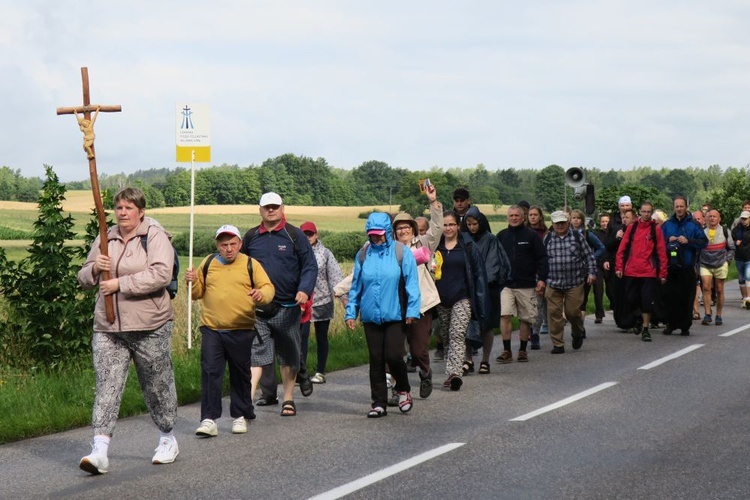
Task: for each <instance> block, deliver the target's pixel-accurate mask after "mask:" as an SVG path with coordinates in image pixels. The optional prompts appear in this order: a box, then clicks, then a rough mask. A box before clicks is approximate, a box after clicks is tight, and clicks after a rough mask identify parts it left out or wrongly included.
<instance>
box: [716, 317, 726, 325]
mask: <svg viewBox="0 0 750 500" xmlns="http://www.w3.org/2000/svg"><path fill="white" fill-rule="evenodd" d="M723 324H724V320H722V319H721V316H718V315H717V316H716V321H714V325H716V326H721V325H723Z"/></svg>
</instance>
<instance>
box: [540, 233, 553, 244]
mask: <svg viewBox="0 0 750 500" xmlns="http://www.w3.org/2000/svg"><path fill="white" fill-rule="evenodd" d="M550 238H552V233H547V234H545V235H544V240H542V243H544V246H545V247H546V246H547V244H548V243H549V239H550Z"/></svg>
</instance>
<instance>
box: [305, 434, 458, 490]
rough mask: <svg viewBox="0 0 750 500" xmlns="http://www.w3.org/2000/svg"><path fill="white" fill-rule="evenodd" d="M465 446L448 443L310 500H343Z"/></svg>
mask: <svg viewBox="0 0 750 500" xmlns="http://www.w3.org/2000/svg"><path fill="white" fill-rule="evenodd" d="M465 444H466V443H448V444H446V445H444V446H441V447H439V448H435V449H434V450H430V451H426V452H424V453H422V454H420V455H417V456H416V457H412V458H410V459H408V460H404V461H403V462H399V463H397V464H395V465H391V466H390V467H386V468H385V469H382V470H379V471H378V472H373V473H372V474H370V475H368V476H365V477H363V478H360V479H357V480H356V481H352V482H351V483H347V484H344V485H342V486H339V487H338V488H334V489H332V490H329V491H326V492H325V493H321V494H320V495H316V496H314V497H310V499H309V500H334V499H336V498H341V497H343V496H345V495H348V494H349V493H353V492H355V491H357V490H361V489H362V488H364V487H365V486H370V485H371V484H374V483H377V482H378V481H382V480H383V479H385V478H387V477H389V476H392V475H394V474H398V473H399V472H402V471H405V470H406V469H409V468H411V467H414V466H415V465H419V464H421V463H422V462H426V461H427V460H431V459H433V458H435V457H438V456H440V455H442V454H443V453H448V452H449V451H452V450H455V449H456V448H459V447H461V446H463V445H465Z"/></svg>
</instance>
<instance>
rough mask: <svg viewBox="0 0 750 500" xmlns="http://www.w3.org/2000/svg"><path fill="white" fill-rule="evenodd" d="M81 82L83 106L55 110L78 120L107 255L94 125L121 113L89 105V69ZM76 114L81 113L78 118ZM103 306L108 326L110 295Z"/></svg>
mask: <svg viewBox="0 0 750 500" xmlns="http://www.w3.org/2000/svg"><path fill="white" fill-rule="evenodd" d="M81 80H82V82H83V106H78V107H74V108H72V107H67V108H57V114H58V115H74V116H75V117H76V120H78V127H79V128H80V129H81V132H83V150H84V151H85V152H86V157H87V158H88V160H89V177H90V179H91V191H92V193H93V195H94V205H95V206H96V215H97V217H98V219H99V251H100V252H101V254H102V255H108V252H107V217H106V215H105V214H104V205H103V204H102V194H101V191H100V189H99V175H98V174H97V172H96V152H95V150H94V139H95V138H96V137H95V135H94V123H95V122H96V118H97V117H98V116H99V112H100V111H103V112H105V113H111V112H119V111H122V107H121V106H119V105H116V106H105V105H100V104H96V105H93V106H92V105H91V95H90V92H89V69H88V68H86V67H83V68H81ZM92 111H94V112H95V113H94V118H91V112H92ZM78 113H82V115H81V116H79V114H78ZM108 279H109V270H107V271H102V273H101V278H100V280H101V281H106V280H108ZM104 305H105V309H106V312H107V321H108V322H109V324H112V323H114V322H115V306H114V301H113V300H112V296H111V295H105V296H104Z"/></svg>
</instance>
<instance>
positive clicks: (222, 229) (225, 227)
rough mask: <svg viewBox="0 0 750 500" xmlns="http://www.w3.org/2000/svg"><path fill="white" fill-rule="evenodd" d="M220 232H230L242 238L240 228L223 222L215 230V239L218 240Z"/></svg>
mask: <svg viewBox="0 0 750 500" xmlns="http://www.w3.org/2000/svg"><path fill="white" fill-rule="evenodd" d="M222 234H231V235H233V236H236V237H238V238H239V239H242V236H240V230H239V229H237V228H236V227H234V226H232V225H229V224H224V225H223V226H221V227H220V228H219V229H217V230H216V239H217V240H218V239H219V236H221V235H222Z"/></svg>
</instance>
